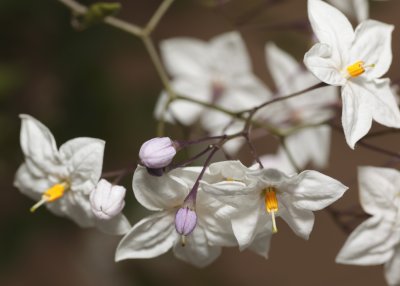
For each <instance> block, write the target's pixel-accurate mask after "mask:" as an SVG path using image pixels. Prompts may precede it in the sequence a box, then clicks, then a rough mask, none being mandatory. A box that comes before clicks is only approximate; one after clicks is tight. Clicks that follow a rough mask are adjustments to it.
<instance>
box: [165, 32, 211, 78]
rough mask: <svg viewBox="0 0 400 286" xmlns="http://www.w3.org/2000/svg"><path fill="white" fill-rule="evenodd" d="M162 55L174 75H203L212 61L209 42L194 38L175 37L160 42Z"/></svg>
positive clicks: (169, 70) (166, 65)
mask: <svg viewBox="0 0 400 286" xmlns="http://www.w3.org/2000/svg"><path fill="white" fill-rule="evenodd" d="M160 50H161V56H162V58H163V60H164V64H165V67H166V69H167V70H168V72H169V73H170V74H171V75H172V76H174V77H182V76H183V77H185V76H193V77H199V78H201V77H203V76H204V73H205V72H206V71H207V69H208V65H209V63H210V59H209V52H210V51H209V47H208V45H207V43H205V42H203V41H200V40H197V39H192V38H174V39H168V40H164V41H162V42H161V44H160Z"/></svg>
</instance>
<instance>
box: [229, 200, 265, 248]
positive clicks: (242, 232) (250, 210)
mask: <svg viewBox="0 0 400 286" xmlns="http://www.w3.org/2000/svg"><path fill="white" fill-rule="evenodd" d="M252 201H253V204H250V203H248V204H249V205H248V206H246V207H242V208H241V209H239V212H238V214H235V215H234V216H232V219H231V222H232V229H233V233H234V234H235V237H236V239H237V241H238V244H239V249H240V250H243V249H245V248H247V247H248V246H249V245H250V244H251V243H252V242H253V240H254V237H255V236H256V234H257V225H258V221H259V219H260V216H262V215H264V213H263V210H262V205H261V204H260V201H259V200H256V199H255V198H254V197H253V199H252Z"/></svg>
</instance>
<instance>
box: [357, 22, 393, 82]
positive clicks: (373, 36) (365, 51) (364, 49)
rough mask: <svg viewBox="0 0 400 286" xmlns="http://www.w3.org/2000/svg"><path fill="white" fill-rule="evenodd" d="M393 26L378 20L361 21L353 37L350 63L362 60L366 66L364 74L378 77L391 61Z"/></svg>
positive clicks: (386, 69)
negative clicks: (370, 66)
mask: <svg viewBox="0 0 400 286" xmlns="http://www.w3.org/2000/svg"><path fill="white" fill-rule="evenodd" d="M393 29H394V26H393V25H388V24H385V23H382V22H379V21H374V20H367V21H364V22H362V23H361V24H360V25H359V26H358V27H357V29H356V31H355V39H354V43H353V47H352V48H351V56H350V63H355V62H357V61H363V62H364V63H365V64H366V65H371V64H374V65H375V67H374V68H367V71H366V73H365V75H366V76H367V77H369V78H379V77H381V76H383V75H384V74H385V73H386V72H387V71H388V70H389V68H390V65H391V63H392V32H393Z"/></svg>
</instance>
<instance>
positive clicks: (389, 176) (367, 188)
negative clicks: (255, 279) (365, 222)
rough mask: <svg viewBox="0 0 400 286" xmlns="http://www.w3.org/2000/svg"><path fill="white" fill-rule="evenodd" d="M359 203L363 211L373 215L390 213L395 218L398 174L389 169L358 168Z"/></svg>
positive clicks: (399, 174) (398, 183)
mask: <svg viewBox="0 0 400 286" xmlns="http://www.w3.org/2000/svg"><path fill="white" fill-rule="evenodd" d="M358 184H359V188H360V202H361V205H362V207H363V209H364V210H365V211H366V212H367V213H369V214H371V215H373V214H379V215H381V214H383V213H386V212H392V214H393V216H395V214H396V212H397V206H396V205H395V202H396V200H395V199H396V198H397V197H398V196H399V185H400V172H399V171H397V170H395V169H390V168H379V167H358Z"/></svg>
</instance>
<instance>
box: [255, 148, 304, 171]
mask: <svg viewBox="0 0 400 286" xmlns="http://www.w3.org/2000/svg"><path fill="white" fill-rule="evenodd" d="M260 160H261V163H262V164H263V166H264V168H265V169H277V170H279V171H281V172H283V173H286V174H293V173H296V170H295V169H294V168H293V166H292V164H291V163H290V161H289V159H288V157H287V155H286V153H285V151H283V150H278V152H277V154H272V155H264V156H261V157H260Z"/></svg>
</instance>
